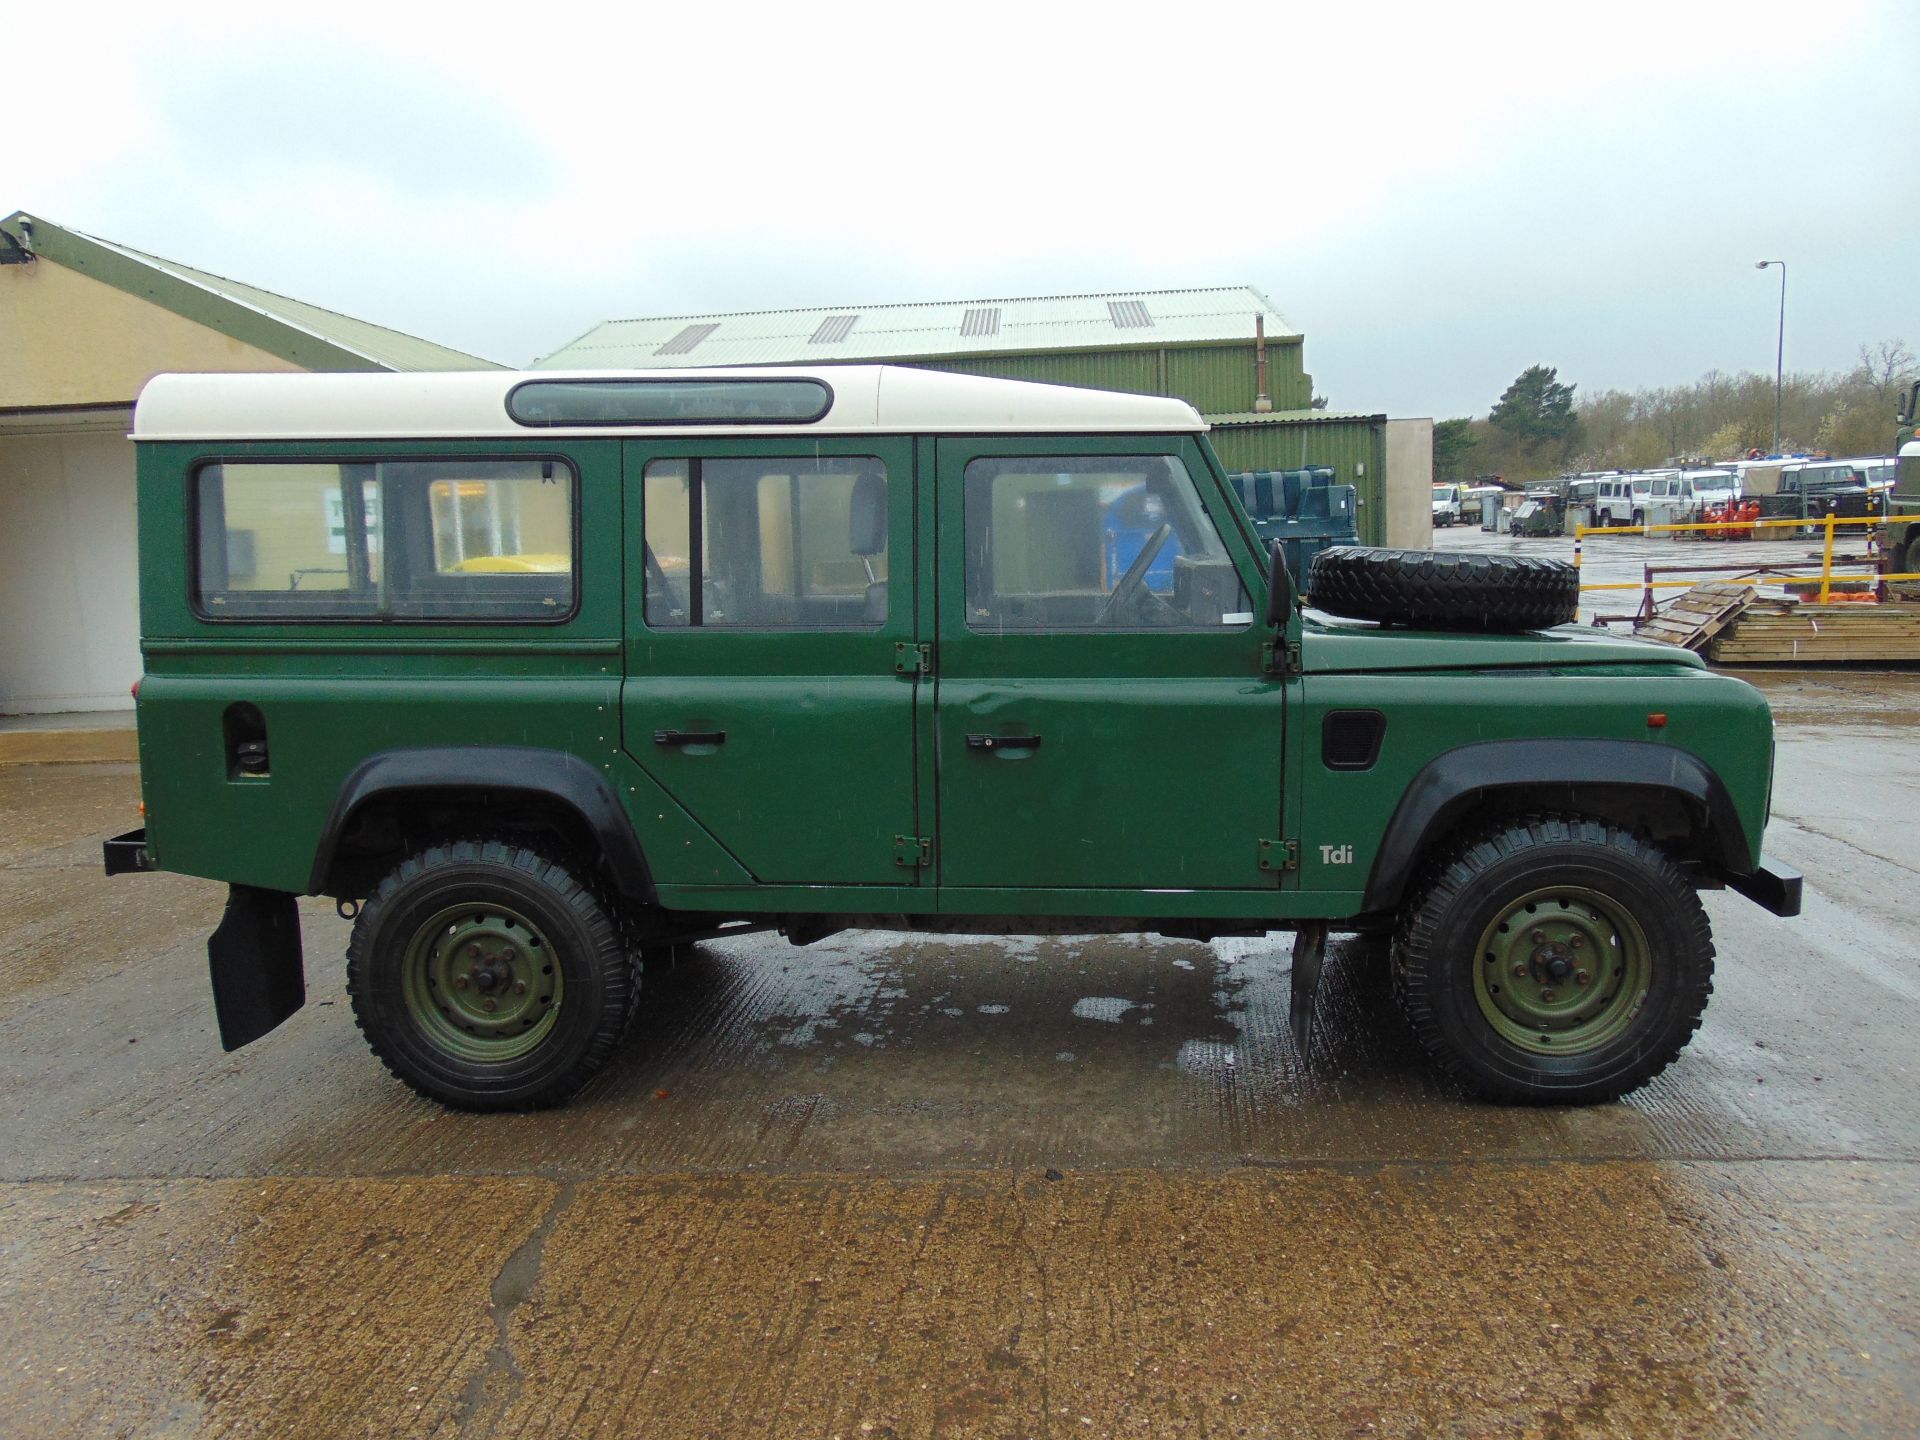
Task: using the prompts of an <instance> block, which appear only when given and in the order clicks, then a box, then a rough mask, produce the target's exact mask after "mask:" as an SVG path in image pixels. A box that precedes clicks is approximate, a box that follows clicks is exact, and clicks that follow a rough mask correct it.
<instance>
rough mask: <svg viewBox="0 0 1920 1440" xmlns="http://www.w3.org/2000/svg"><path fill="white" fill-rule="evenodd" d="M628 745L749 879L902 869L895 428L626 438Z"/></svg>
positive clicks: (851, 879)
mask: <svg viewBox="0 0 1920 1440" xmlns="http://www.w3.org/2000/svg"><path fill="white" fill-rule="evenodd" d="M624 461H625V463H624V469H625V482H626V547H627V564H626V611H627V641H626V657H627V660H626V664H627V673H626V681H625V684H624V687H623V691H622V702H621V712H622V713H621V725H622V736H623V743H624V746H625V749H626V751H627V753H628V754H630V755H632V756H633V757H634V759H635V760H637V761H638V762H639V763H640V765H641V766H643V767H644V768H645V769H646V770H647V772H648V773H649V774H650V775H652V777H653V778H654V779H655V780H657V781H658V782H659V783H660V785H661V786H662V787H663V788H664V789H665V790H666V791H667V792H668V793H669V794H671V795H672V796H673V798H674V799H675V800H676V801H678V802H679V803H680V805H681V806H682V807H684V808H685V809H686V810H687V812H688V813H689V814H691V815H692V817H693V818H694V819H695V820H696V821H697V822H698V823H699V824H700V825H702V826H703V827H704V828H705V829H706V830H707V831H708V832H709V833H710V834H712V835H713V836H714V838H715V839H716V840H718V841H719V842H720V844H721V845H723V846H725V847H726V849H727V850H728V851H729V852H730V853H731V854H732V855H733V856H734V858H735V859H737V860H738V861H739V862H740V864H741V865H742V866H743V867H745V869H746V870H747V871H748V872H749V873H750V874H752V875H753V877H754V879H755V880H756V881H758V882H760V883H762V884H797V885H828V884H831V885H880V884H886V885H900V884H913V883H916V882H917V880H918V876H919V873H920V872H919V868H918V862H917V857H911V856H910V857H907V858H908V859H909V860H911V861H912V863H910V864H902V863H900V857H899V856H897V854H896V847H895V842H894V837H896V836H905V837H911V836H915V835H917V834H918V833H919V827H918V826H917V824H916V815H917V805H916V796H915V793H914V723H913V707H914V698H915V691H916V688H917V687H918V685H919V684H920V679H919V675H918V673H917V667H916V666H915V665H914V664H913V663H912V661H913V658H914V657H915V656H917V653H918V652H917V651H916V650H915V648H914V645H915V641H916V638H917V637H916V634H915V628H914V625H915V619H914V587H913V583H912V581H913V564H912V558H913V554H914V549H913V543H914V542H913V534H914V532H913V510H914V473H913V451H912V447H911V444H910V443H909V442H907V441H904V440H900V439H894V438H885V439H869V438H854V439H845V440H833V441H825V440H814V439H806V440H793V439H775V438H767V439H742V440H730V441H711V440H701V441H689V440H670V439H662V440H659V441H652V440H647V441H629V442H627V443H626V445H625V456H624Z"/></svg>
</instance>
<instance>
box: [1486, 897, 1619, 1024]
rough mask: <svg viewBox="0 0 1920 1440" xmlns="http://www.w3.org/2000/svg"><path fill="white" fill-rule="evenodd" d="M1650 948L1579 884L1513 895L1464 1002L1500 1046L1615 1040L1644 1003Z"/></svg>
mask: <svg viewBox="0 0 1920 1440" xmlns="http://www.w3.org/2000/svg"><path fill="white" fill-rule="evenodd" d="M1652 980H1653V955H1652V949H1651V947H1650V946H1649V945H1648V944H1647V936H1646V932H1645V931H1644V930H1642V929H1641V928H1640V925H1639V922H1638V921H1636V920H1635V919H1634V918H1633V916H1632V915H1630V914H1628V913H1627V911H1626V909H1625V908H1624V907H1622V906H1621V905H1620V904H1619V903H1618V902H1617V901H1615V900H1612V899H1609V898H1608V897H1607V896H1605V895H1602V894H1600V893H1599V892H1597V891H1594V890H1586V889H1582V888H1581V887H1579V886H1564V885H1563V886H1556V887H1553V888H1550V889H1543V890H1535V891H1533V892H1531V893H1530V894H1527V895H1524V896H1522V897H1521V898H1520V899H1519V900H1517V901H1515V902H1514V903H1513V904H1512V905H1509V906H1508V907H1507V908H1506V909H1505V910H1503V911H1501V912H1500V914H1499V915H1498V916H1496V917H1495V919H1494V921H1493V923H1492V924H1491V925H1489V926H1487V928H1486V930H1485V931H1484V932H1483V933H1482V934H1481V936H1480V944H1479V947H1478V949H1477V950H1476V951H1475V952H1474V965H1473V997H1474V999H1475V1000H1477V1001H1478V1002H1479V1004H1480V1013H1481V1014H1482V1015H1484V1016H1486V1018H1487V1023H1488V1024H1489V1025H1491V1026H1493V1028H1494V1030H1495V1032H1496V1033H1497V1034H1498V1035H1499V1036H1500V1038H1501V1039H1503V1040H1505V1041H1507V1042H1508V1043H1509V1044H1512V1045H1517V1046H1518V1047H1520V1048H1521V1049H1522V1050H1528V1051H1531V1052H1532V1053H1534V1054H1536V1055H1577V1054H1580V1053H1582V1052H1583V1051H1589V1050H1596V1049H1598V1048H1599V1047H1601V1046H1603V1045H1606V1044H1608V1043H1609V1042H1611V1041H1613V1040H1617V1039H1618V1038H1619V1037H1620V1036H1621V1035H1622V1034H1623V1033H1625V1031H1626V1030H1627V1027H1628V1026H1629V1025H1631V1024H1632V1023H1633V1017H1634V1016H1635V1015H1636V1014H1638V1013H1639V1010H1640V1006H1641V1004H1642V1002H1644V1001H1645V1000H1646V998H1647V989H1648V987H1649V986H1650V985H1651V983H1652Z"/></svg>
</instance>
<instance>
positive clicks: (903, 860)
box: [893, 835, 933, 870]
mask: <svg viewBox="0 0 1920 1440" xmlns="http://www.w3.org/2000/svg"><path fill="white" fill-rule="evenodd" d="M893 863H894V864H896V865H904V866H906V867H907V868H908V869H909V870H918V869H919V868H920V867H921V866H922V865H931V864H933V837H932V836H931V835H896V836H894V837H893Z"/></svg>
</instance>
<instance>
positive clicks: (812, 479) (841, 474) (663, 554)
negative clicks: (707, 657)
mask: <svg viewBox="0 0 1920 1440" xmlns="http://www.w3.org/2000/svg"><path fill="white" fill-rule="evenodd" d="M642 485H643V489H642V496H641V503H642V506H643V508H644V510H645V515H646V556H645V561H646V590H645V599H644V601H643V607H644V608H643V612H642V613H643V615H644V617H645V619H646V623H647V624H648V625H649V626H650V627H652V628H654V629H675V628H700V629H710V630H712V629H729V630H845V629H855V630H875V629H878V628H879V627H880V626H881V625H883V624H885V623H886V618H887V467H886V466H885V465H884V464H882V463H881V461H880V460H879V459H877V458H876V457H874V456H871V455H853V456H834V455H829V456H806V457H784V456H783V457H768V458H763V459H751V460H736V459H725V460H711V459H697V460H696V459H687V460H655V461H652V462H650V463H649V464H648V466H647V468H646V473H645V476H644V478H643V482H642Z"/></svg>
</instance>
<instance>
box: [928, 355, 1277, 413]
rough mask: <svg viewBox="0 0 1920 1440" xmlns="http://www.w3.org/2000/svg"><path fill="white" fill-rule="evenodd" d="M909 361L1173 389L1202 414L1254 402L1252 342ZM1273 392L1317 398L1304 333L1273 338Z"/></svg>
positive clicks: (1093, 384)
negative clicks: (1307, 365)
mask: <svg viewBox="0 0 1920 1440" xmlns="http://www.w3.org/2000/svg"><path fill="white" fill-rule="evenodd" d="M906 363H908V364H913V365H919V366H922V367H924V368H925V369H928V370H945V371H949V372H951V373H953V374H957V375H993V376H998V377H1000V378H1002V379H1007V380H1037V381H1040V382H1041V383H1043V384H1048V385H1083V386H1086V387H1087V388H1089V389H1093V390H1126V391H1130V392H1132V393H1133V394H1136V395H1174V396H1178V397H1179V398H1180V399H1182V400H1185V401H1186V402H1187V403H1188V404H1190V405H1192V406H1193V407H1194V408H1195V409H1196V410H1198V411H1200V413H1201V414H1203V415H1218V414H1228V413H1234V412H1238V411H1245V410H1251V409H1253V401H1254V395H1255V393H1256V386H1255V376H1254V347H1253V343H1252V342H1251V341H1249V342H1247V343H1246V344H1233V345H1194V346H1186V347H1181V348H1178V349H1174V348H1168V349H1160V350H1086V351H1071V352H1061V351H1053V352H1047V353H1041V354H1034V355H970V356H954V357H949V358H944V359H937V360H913V361H908V362H906ZM1267 386H1268V394H1269V395H1270V397H1271V398H1272V400H1273V408H1274V409H1276V410H1304V409H1306V408H1307V406H1308V405H1310V404H1311V403H1312V400H1313V377H1312V376H1310V375H1308V374H1307V373H1306V371H1305V370H1304V369H1303V368H1302V350H1301V344H1300V341H1299V340H1297V339H1294V340H1282V341H1270V342H1269V343H1268V345H1267Z"/></svg>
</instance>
